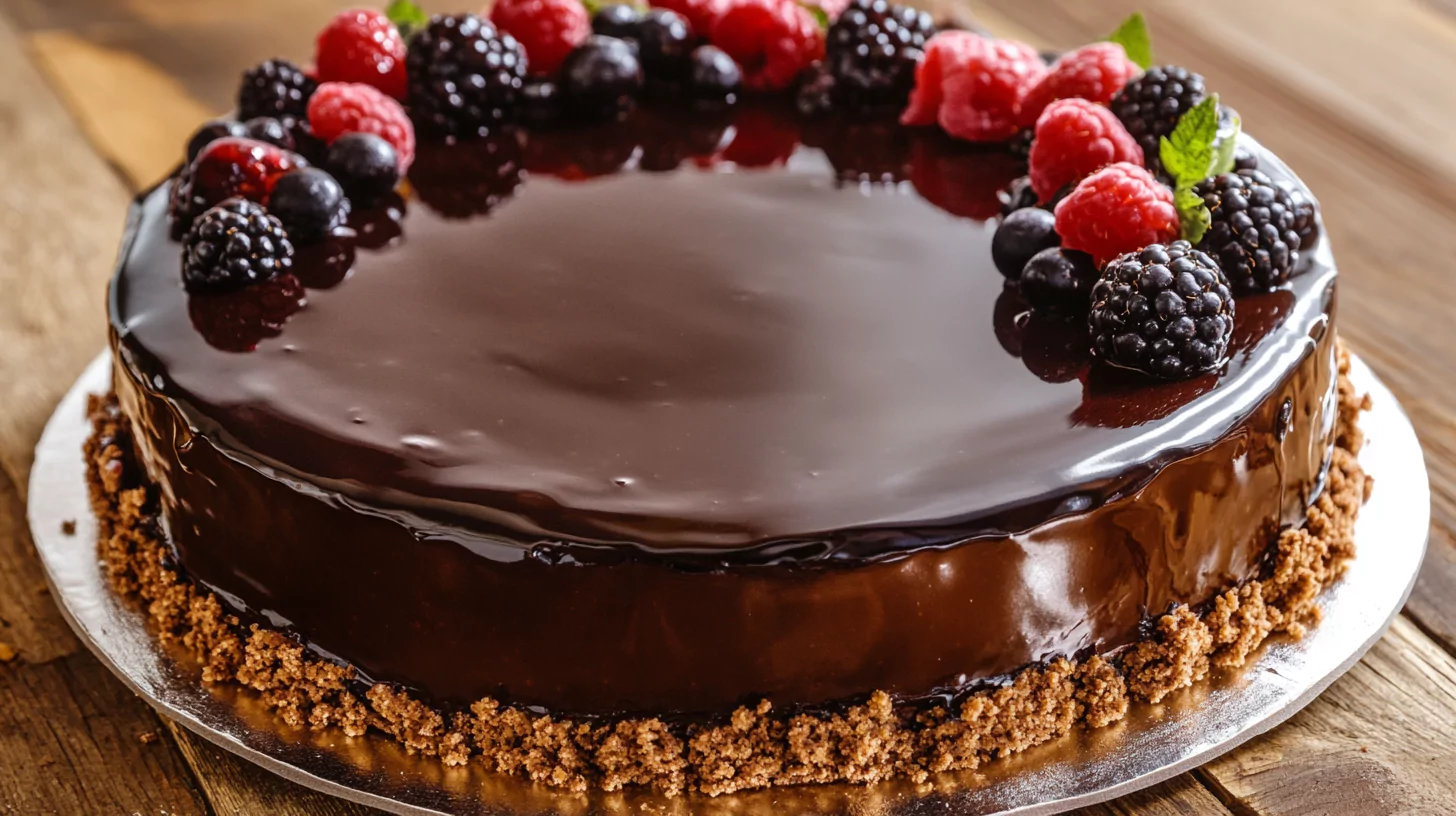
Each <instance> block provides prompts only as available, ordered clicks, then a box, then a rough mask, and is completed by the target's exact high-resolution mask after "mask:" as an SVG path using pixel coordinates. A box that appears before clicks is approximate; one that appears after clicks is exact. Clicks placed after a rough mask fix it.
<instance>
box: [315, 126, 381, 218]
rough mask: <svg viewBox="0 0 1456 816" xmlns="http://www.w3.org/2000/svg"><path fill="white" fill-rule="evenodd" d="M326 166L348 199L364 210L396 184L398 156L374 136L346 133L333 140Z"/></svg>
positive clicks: (370, 134) (371, 134)
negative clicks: (363, 207)
mask: <svg viewBox="0 0 1456 816" xmlns="http://www.w3.org/2000/svg"><path fill="white" fill-rule="evenodd" d="M325 166H326V167H328V169H329V172H330V173H331V174H333V176H334V178H336V179H338V181H339V184H341V185H343V188H344V192H345V193H347V194H348V196H349V198H350V199H352V200H354V201H355V202H357V203H358V204H360V205H364V206H368V205H369V204H372V203H373V202H374V201H375V200H377V199H379V198H380V197H381V196H383V195H385V194H386V193H388V192H389V191H390V190H393V189H394V187H395V185H396V184H398V183H399V154H398V153H396V152H395V150H394V145H392V144H390V143H389V142H387V141H385V140H383V139H381V138H379V137H378V136H375V135H374V134H373V133H345V134H344V135H343V136H340V137H339V138H337V139H335V140H334V143H333V144H331V145H329V152H328V156H327V158H326V159H325Z"/></svg>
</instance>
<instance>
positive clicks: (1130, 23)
mask: <svg viewBox="0 0 1456 816" xmlns="http://www.w3.org/2000/svg"><path fill="white" fill-rule="evenodd" d="M1107 42H1110V43H1117V44H1118V45H1120V46H1122V50H1123V51H1125V52H1127V58H1128V59H1130V60H1132V61H1133V62H1134V63H1136V64H1137V67H1139V68H1141V69H1143V70H1144V71H1146V70H1148V68H1149V67H1151V66H1152V64H1153V36H1152V34H1150V33H1148V21H1147V20H1146V19H1145V18H1144V17H1143V13H1142V12H1141V11H1135V12H1133V13H1132V16H1130V17H1128V18H1127V19H1126V20H1123V21H1122V25H1119V26H1118V27H1117V29H1116V30H1115V31H1113V32H1112V33H1111V34H1108V35H1107Z"/></svg>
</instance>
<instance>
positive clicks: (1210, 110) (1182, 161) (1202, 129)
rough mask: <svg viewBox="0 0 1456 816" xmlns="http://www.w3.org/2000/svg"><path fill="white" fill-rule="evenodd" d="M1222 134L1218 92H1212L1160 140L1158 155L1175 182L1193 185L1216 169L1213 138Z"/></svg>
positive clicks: (1177, 185) (1178, 184) (1180, 185)
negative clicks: (1214, 165)
mask: <svg viewBox="0 0 1456 816" xmlns="http://www.w3.org/2000/svg"><path fill="white" fill-rule="evenodd" d="M1217 138H1218V94H1210V95H1209V96H1207V97H1205V98H1204V100H1203V101H1202V102H1199V103H1198V104H1197V105H1194V106H1193V108H1192V109H1191V110H1189V111H1188V112H1187V113H1185V114H1183V117H1182V118H1181V119H1179V120H1178V126H1177V127H1175V128H1173V132H1172V133H1171V134H1169V135H1168V136H1164V137H1163V138H1162V139H1160V140H1159V142H1158V158H1160V159H1162V160H1163V169H1165V170H1167V171H1168V175H1170V176H1172V177H1173V186H1174V187H1175V188H1177V187H1192V186H1193V185H1195V184H1197V183H1198V182H1200V181H1203V180H1204V179H1206V178H1208V174H1209V171H1211V170H1212V169H1213V142H1214V140H1215V139H1217Z"/></svg>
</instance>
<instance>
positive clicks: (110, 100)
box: [0, 0, 1456, 816]
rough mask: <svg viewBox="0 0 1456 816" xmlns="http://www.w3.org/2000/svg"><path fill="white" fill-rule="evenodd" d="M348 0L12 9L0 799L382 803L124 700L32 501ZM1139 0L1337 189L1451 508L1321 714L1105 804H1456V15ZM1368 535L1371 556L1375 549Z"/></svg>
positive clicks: (1, 477)
mask: <svg viewBox="0 0 1456 816" xmlns="http://www.w3.org/2000/svg"><path fill="white" fill-rule="evenodd" d="M344 5H347V3H345V2H342V0H195V1H193V2H188V0H111V1H110V2H108V0H0V406H3V408H0V813H6V814H9V813H15V814H26V815H27V816H29V814H47V813H59V814H133V813H136V814H175V815H177V816H181V815H182V814H276V815H277V816H302V815H303V814H309V816H321V815H328V814H362V813H366V812H372V811H369V810H368V809H367V808H361V807H357V806H354V805H351V804H348V803H345V802H342V801H338V800H334V799H330V798H328V797H324V796H321V795H318V794H315V793H312V792H310V791H307V790H304V789H302V788H299V787H297V786H295V785H292V784H290V783H286V782H283V781H281V780H279V779H276V778H274V777H272V776H270V775H269V774H267V773H265V772H263V771H261V770H258V769H257V768H255V767H253V766H251V765H249V764H247V763H245V762H242V761H240V760H237V759H234V758H232V757H231V756H230V755H228V754H226V753H223V752H221V751H219V750H218V749H216V748H214V747H212V746H211V745H209V744H207V743H204V742H201V741H199V740H197V739H196V738H194V737H192V736H190V735H189V734H188V733H187V732H186V731H184V730H182V729H181V728H179V727H177V726H174V725H172V724H171V723H169V722H167V721H164V720H162V719H160V718H158V716H157V715H155V714H154V713H153V712H152V711H151V709H150V708H148V707H147V705H146V704H145V703H144V702H142V701H141V700H139V699H137V698H135V697H133V696H132V695H131V694H130V693H128V692H127V691H126V689H125V688H124V687H123V686H122V684H121V683H120V682H118V681H117V680H115V679H114V678H112V677H111V675H110V674H108V673H107V671H106V670H105V669H104V668H102V667H101V665H100V664H99V663H98V662H97V661H96V660H95V659H94V658H92V657H91V655H90V653H88V652H87V651H86V650H85V649H83V648H81V646H80V644H79V643H78V642H77V640H76V639H75V637H74V636H73V635H72V634H71V632H70V630H69V629H68V628H67V626H66V624H65V622H64V621H63V620H62V619H61V616H60V614H59V613H58V612H57V610H56V608H55V606H54V604H53V603H52V601H51V599H50V598H49V597H48V596H47V594H46V590H45V582H44V580H43V578H42V573H41V568H40V564H39V562H38V561H37V559H36V556H35V554H34V552H33V549H32V547H31V544H30V538H29V534H28V533H27V531H26V528H25V512H24V507H25V485H26V480H27V476H28V472H29V468H30V459H31V450H32V447H33V446H34V444H35V441H36V438H37V437H38V435H39V433H40V429H41V426H42V425H43V423H44V422H45V420H46V418H47V417H48V416H49V414H50V412H51V409H52V407H53V406H54V404H55V402H56V400H57V399H58V398H59V397H60V395H61V394H62V393H63V392H64V390H65V389H66V388H67V387H68V386H69V384H70V383H71V381H72V380H73V379H74V378H75V376H76V375H77V374H78V373H79V372H80V371H81V369H82V367H83V366H84V365H85V363H86V362H87V361H88V360H89V359H91V357H92V356H94V355H95V354H96V352H97V350H98V349H100V348H101V347H102V345H103V342H104V329H103V325H104V317H103V315H104V311H103V303H104V301H103V293H104V289H105V284H106V279H107V276H108V275H109V274H110V272H111V265H112V260H113V258H114V256H115V253H116V248H117V244H118V239H119V238H120V232H121V227H122V219H123V214H124V211H125V208H126V205H127V201H128V199H129V197H130V195H131V194H132V193H133V192H134V191H136V190H137V189H139V188H141V187H143V186H145V185H148V184H150V183H152V182H154V181H155V180H157V179H158V178H160V177H161V176H162V175H163V174H164V173H165V172H166V171H167V170H168V169H169V168H170V167H171V166H172V164H173V163H174V162H175V161H176V160H177V158H178V156H179V154H180V152H181V149H182V144H183V141H184V139H185V138H186V136H187V134H188V133H190V131H191V130H192V129H193V128H194V127H195V126H196V125H197V124H198V123H199V122H201V121H202V120H203V119H205V118H207V117H208V116H209V115H210V114H212V113H215V112H218V111H222V110H224V109H226V108H227V107H228V106H229V105H230V100H231V98H232V95H233V92H234V89H235V87H236V83H237V79H238V75H239V73H240V72H241V70H242V69H243V68H245V67H246V66H248V65H251V64H252V63H254V62H256V61H258V60H260V59H262V58H265V57H270V56H275V55H278V54H282V55H290V56H292V57H294V58H299V59H306V58H307V57H308V55H309V54H310V52H311V45H312V37H313V33H314V32H315V31H317V30H318V28H319V27H320V26H321V25H322V24H323V23H324V22H325V21H326V20H327V19H328V17H329V16H330V14H331V12H332V11H333V10H334V9H335V8H338V7H342V6H344ZM1136 5H1138V4H1135V3H1133V2H1130V1H1129V0H1118V2H1115V3H1114V2H1094V1H1093V0H1060V1H1059V0H984V2H981V3H978V4H977V5H976V14H977V17H978V18H979V19H980V20H981V21H982V22H983V23H984V24H986V25H987V26H989V27H990V28H991V29H992V30H995V31H997V32H999V33H1002V34H1004V35H1008V36H1016V37H1020V38H1023V39H1026V40H1028V41H1031V42H1033V43H1035V44H1038V45H1046V46H1061V47H1065V46H1070V45H1075V44H1077V43H1081V42H1085V41H1088V40H1090V39H1094V38H1096V37H1097V36H1098V35H1100V34H1102V33H1104V32H1105V31H1106V30H1107V29H1109V28H1111V27H1112V26H1113V25H1114V24H1115V23H1116V21H1117V20H1118V19H1120V18H1121V16H1122V15H1123V14H1124V13H1125V12H1126V11H1128V10H1130V9H1131V8H1133V7H1135V6H1136ZM1140 5H1141V6H1142V7H1143V8H1144V9H1145V10H1146V11H1147V12H1148V13H1149V18H1150V20H1151V21H1152V24H1153V27H1154V33H1155V38H1156V43H1157V46H1158V49H1159V53H1160V54H1161V55H1162V56H1163V58H1164V59H1177V60H1178V61H1180V62H1182V63H1183V64H1185V65H1188V66H1189V67H1191V68H1193V69H1195V70H1198V71H1200V72H1202V73H1204V74H1205V75H1206V76H1207V77H1208V79H1209V82H1210V85H1211V86H1212V87H1213V88H1214V89H1216V90H1218V91H1219V92H1220V93H1221V94H1222V96H1223V99H1224V100H1225V101H1226V102H1229V103H1230V104H1232V105H1234V106H1236V107H1237V108H1238V109H1239V110H1240V111H1241V112H1242V113H1243V115H1244V121H1245V122H1246V123H1248V125H1249V127H1250V130H1251V131H1252V132H1254V133H1255V134H1256V135H1257V136H1258V137H1259V138H1260V139H1261V140H1263V141H1264V142H1265V143H1266V144H1267V145H1269V146H1270V147H1271V148H1273V149H1274V150H1275V151H1276V152H1278V153H1279V154H1281V155H1282V156H1283V157H1284V158H1286V159H1287V160H1288V161H1289V163H1290V164H1291V165H1293V166H1294V167H1295V168H1296V169H1297V170H1298V171H1299V172H1300V173H1301V174H1302V175H1303V176H1304V178H1305V179H1306V180H1307V181H1308V182H1309V184H1310V186H1311V187H1313V189H1314V191H1315V193H1316V194H1317V195H1318V196H1319V197H1320V199H1321V200H1322V202H1323V204H1324V212H1325V217H1326V219H1327V222H1328V226H1329V232H1330V236H1331V238H1332V240H1333V241H1334V243H1335V245H1336V247H1337V253H1338V256H1339V259H1340V264H1341V268H1342V270H1343V272H1344V274H1343V276H1342V285H1341V297H1340V300H1341V302H1340V311H1341V313H1340V327H1341V331H1342V332H1343V334H1344V336H1345V337H1346V338H1347V339H1348V340H1349V342H1350V343H1351V345H1352V346H1353V347H1354V348H1355V349H1356V350H1357V351H1358V352H1359V353H1360V354H1362V355H1363V356H1364V357H1365V359H1366V360H1368V361H1369V362H1370V364H1371V365H1372V366H1373V367H1374V368H1375V369H1376V370H1377V372H1378V373H1379V374H1380V375H1381V376H1382V377H1384V378H1385V380H1386V381H1387V382H1388V383H1390V385H1391V387H1392V388H1394V390H1395V391H1396V392H1397V393H1398V394H1399V395H1400V397H1401V398H1402V400H1403V401H1404V403H1405V406H1406V408H1407V410H1408V411H1409V412H1410V414H1411V416H1412V418H1413V419H1414V421H1415V425H1416V428H1417V431H1418V432H1419V433H1420V435H1421V438H1422V441H1423V443H1424V445H1425V449H1426V453H1427V461H1428V463H1429V466H1430V469H1431V478H1432V481H1433V485H1432V486H1433V488H1434V496H1435V497H1434V508H1433V510H1434V521H1433V527H1432V530H1431V553H1430V556H1429V557H1428V559H1427V563H1426V565H1425V569H1424V571H1423V573H1422V575H1421V578H1420V581H1419V583H1418V584H1417V586H1416V589H1415V594H1414V595H1413V596H1412V598H1411V601H1410V603H1409V605H1408V606H1407V608H1406V610H1405V613H1404V615H1403V616H1402V617H1401V618H1399V619H1398V620H1397V621H1396V623H1395V626H1394V627H1393V628H1392V630H1391V632H1390V634H1389V635H1388V636H1387V637H1386V638H1385V639H1384V640H1382V641H1381V642H1380V643H1379V644H1377V645H1376V646H1375V648H1374V649H1373V650H1372V651H1371V652H1370V654H1369V656H1367V657H1366V658H1365V659H1364V660H1363V661H1362V662H1361V663H1360V664H1359V665H1358V666H1356V667H1355V669H1354V670H1352V671H1351V672H1350V673H1349V674H1348V675H1347V676H1345V677H1344V678H1343V679H1341V680H1340V681H1339V682H1337V683H1336V684H1335V685H1334V686H1333V687H1332V688H1331V689H1330V690H1329V691H1327V692H1326V693H1325V694H1324V695H1323V696H1322V697H1320V698H1319V699H1318V700H1317V701H1315V702H1314V703H1313V704H1312V705H1310V707H1309V708H1308V709H1306V710H1305V711H1304V712H1302V713H1301V714H1299V715H1298V716H1296V717H1295V718H1294V719H1293V720H1291V721H1290V722H1289V723H1287V724H1286V725H1284V726H1282V727H1280V728H1278V729H1276V730H1275V731H1274V732H1272V733H1270V734H1269V735H1267V736H1264V737H1261V738H1259V739H1256V740H1254V741H1253V742H1251V743H1249V744H1247V745H1245V746H1243V747H1242V748H1240V749H1239V750H1237V751H1234V752H1233V753H1232V754H1230V755H1228V756H1225V757H1223V758H1221V759H1219V760H1216V761H1214V762H1212V763H1210V764H1208V765H1206V766H1204V767H1203V768H1200V769H1198V770H1197V771H1194V772H1192V773H1189V774H1185V775H1183V776H1181V777H1178V778H1177V779H1174V780H1172V781H1170V782H1167V783H1165V784H1162V785H1159V786H1157V787H1155V788H1153V789H1151V790H1149V791H1146V792H1144V793H1140V794H1137V795H1134V796H1130V797H1127V798H1125V799H1123V800H1120V801H1117V802H1114V803H1111V804H1108V805H1103V806H1098V807H1095V808H1091V809H1089V810H1087V811H1086V813H1089V814H1091V813H1096V814H1112V813H1120V814H1195V813H1196V814H1205V813H1206V814H1225V815H1231V814H1237V816H1248V815H1249V814H1351V816H1355V815H1356V814H1358V815H1359V816H1373V815H1374V814H1415V813H1429V814H1450V813H1456V657H1453V655H1456V353H1453V351H1452V349H1453V347H1456V82H1452V81H1451V77H1452V76H1456V4H1453V3H1452V0H1424V2H1421V1H1420V0H1364V1H1363V2H1361V1H1360V0H1219V1H1218V2H1208V0H1145V2H1143V3H1141V4H1140ZM427 6H429V7H431V8H433V9H434V10H448V8H449V7H450V4H449V3H448V2H447V3H440V2H435V3H427ZM1253 25H1257V28H1254V27H1251V26H1253ZM1377 489H1378V486H1377ZM1364 543H1365V547H1366V549H1365V551H1364V552H1363V553H1362V557H1365V558H1372V557H1379V553H1378V549H1377V548H1378V542H1374V543H1372V542H1364Z"/></svg>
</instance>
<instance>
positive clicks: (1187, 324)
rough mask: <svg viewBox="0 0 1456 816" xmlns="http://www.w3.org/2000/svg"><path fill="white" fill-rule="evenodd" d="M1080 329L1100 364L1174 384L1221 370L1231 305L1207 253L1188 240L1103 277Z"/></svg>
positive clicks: (1121, 261) (1124, 262) (1113, 267)
mask: <svg viewBox="0 0 1456 816" xmlns="http://www.w3.org/2000/svg"><path fill="white" fill-rule="evenodd" d="M1087 322H1088V326H1089V327H1090V328H1091V331H1092V351H1093V353H1094V354H1095V355H1096V356H1097V357H1098V358H1100V359H1101V360H1103V361H1104V362H1106V363H1108V364H1110V365H1114V366H1118V367H1120V368H1130V369H1133V370H1135V371H1141V372H1143V373H1145V374H1151V375H1153V376H1155V377H1161V378H1163V379H1169V380H1180V379H1185V378H1188V377H1192V376H1195V375H1198V374H1202V373H1204V372H1206V371H1211V370H1213V369H1214V368H1217V367H1218V366H1219V365H1221V364H1222V363H1223V361H1224V357H1225V355H1226V354H1227V353H1228V344H1229V337H1230V336H1231V335H1232V334H1233V330H1234V299H1233V294H1232V293H1231V292H1230V291H1229V285H1228V279H1227V278H1225V277H1224V274H1223V271H1222V270H1220V269H1219V268H1218V264H1216V263H1214V260H1213V258H1210V257H1209V256H1208V254H1207V253H1205V252H1203V251H1201V250H1198V249H1194V248H1193V247H1192V246H1191V245H1190V244H1189V243H1188V242H1187V241H1174V242H1172V243H1170V244H1168V245H1166V246H1164V245H1162V244H1152V245H1150V246H1147V247H1144V248H1143V249H1141V250H1138V251H1137V252H1129V253H1127V254H1125V255H1122V256H1120V257H1118V258H1116V259H1114V260H1113V261H1112V262H1111V263H1109V264H1108V265H1107V267H1106V268H1105V269H1103V270H1102V277H1101V278H1099V279H1098V281H1097V283H1096V284H1094V285H1093V286H1092V313H1091V314H1090V315H1089V316H1088V319H1087Z"/></svg>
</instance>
